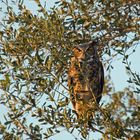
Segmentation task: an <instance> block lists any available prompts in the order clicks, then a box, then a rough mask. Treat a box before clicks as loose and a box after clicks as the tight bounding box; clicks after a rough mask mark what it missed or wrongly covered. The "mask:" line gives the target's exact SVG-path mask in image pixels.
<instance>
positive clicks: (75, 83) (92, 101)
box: [68, 41, 104, 119]
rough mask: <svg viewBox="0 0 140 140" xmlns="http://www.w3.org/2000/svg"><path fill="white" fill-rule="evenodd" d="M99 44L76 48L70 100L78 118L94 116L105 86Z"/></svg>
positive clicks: (71, 76) (86, 44)
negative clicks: (98, 51) (98, 50)
mask: <svg viewBox="0 0 140 140" xmlns="http://www.w3.org/2000/svg"><path fill="white" fill-rule="evenodd" d="M96 47H97V42H95V41H90V42H88V43H85V44H82V45H79V46H76V47H75V48H74V49H73V57H72V58H71V65H70V68H69V71H68V86H69V91H70V98H71V102H72V105H73V108H74V110H75V111H76V113H77V115H78V117H82V118H87V119H88V118H89V117H91V116H93V114H92V113H93V110H94V108H95V105H97V104H99V101H100V100H101V97H102V91H103V85H104V70H103V66H102V63H101V61H100V60H99V56H98V53H97V48H96Z"/></svg>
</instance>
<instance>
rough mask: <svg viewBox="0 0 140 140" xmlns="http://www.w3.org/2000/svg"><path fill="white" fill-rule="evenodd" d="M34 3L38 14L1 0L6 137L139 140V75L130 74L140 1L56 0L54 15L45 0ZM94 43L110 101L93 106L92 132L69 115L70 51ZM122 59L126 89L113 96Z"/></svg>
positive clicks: (0, 77)
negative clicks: (113, 78) (113, 74)
mask: <svg viewBox="0 0 140 140" xmlns="http://www.w3.org/2000/svg"><path fill="white" fill-rule="evenodd" d="M34 2H35V4H36V5H37V6H38V9H37V11H36V14H33V12H32V11H31V10H30V9H28V8H27V7H26V5H25V4H24V1H23V0H13V1H8V0H1V3H2V4H3V5H4V7H6V8H5V10H6V11H4V10H3V9H2V7H1V13H2V12H4V14H5V18H3V20H2V21H1V22H0V36H1V41H0V89H1V90H0V91H1V93H0V104H1V106H4V107H6V108H7V113H6V114H5V115H4V119H5V121H4V122H3V121H1V122H0V136H1V138H2V139H5V140H9V139H15V140H20V139H25V138H28V139H34V140H40V139H47V138H51V136H55V135H56V134H57V133H63V131H67V132H68V133H70V134H71V135H72V137H73V139H78V138H77V137H79V139H88V138H89V135H91V137H92V139H93V138H96V136H95V134H94V133H95V132H98V133H100V134H101V138H102V139H117V138H120V139H132V138H133V139H136V140H137V139H138V138H139V137H140V131H139V130H140V122H139V120H140V114H139V113H138V112H139V111H140V106H139V105H140V104H139V103H140V100H139V99H138V96H139V93H140V75H139V73H138V72H135V71H134V70H132V68H131V59H129V56H130V55H131V54H132V53H134V52H135V51H137V47H138V46H139V47H140V44H139V40H140V11H139V9H140V2H139V1H137V0H129V1H127V0H69V1H67V0H58V1H57V2H56V3H55V6H54V7H53V8H51V10H49V11H47V10H46V6H45V1H43V2H42V1H41V2H40V1H39V0H34ZM29 4H30V1H29ZM46 4H47V1H46ZM13 6H14V8H13ZM94 39H96V40H98V45H97V47H98V52H99V54H100V57H101V60H102V62H103V64H104V68H105V69H106V79H105V87H104V93H103V99H106V98H109V101H108V102H102V101H101V104H100V105H99V106H97V107H96V111H95V110H94V111H95V112H96V113H95V117H94V119H93V124H92V125H93V128H92V130H89V129H87V128H85V125H83V123H84V120H78V119H77V118H76V115H75V112H74V111H73V110H72V107H71V103H70V99H69V93H68V87H67V72H68V67H69V64H70V57H71V56H72V51H71V50H72V48H73V47H74V46H75V45H77V44H80V43H84V42H87V41H90V40H94ZM118 56H119V57H120V58H121V61H122V63H123V64H124V66H125V68H126V72H127V74H128V75H129V79H128V81H127V82H128V85H129V86H128V87H126V88H125V89H124V90H122V91H118V92H115V91H114V87H115V85H113V84H112V83H111V82H110V81H111V78H110V71H113V67H112V62H113V61H114V59H115V58H117V57H118ZM114 69H117V67H115V68H114ZM118 82H119V81H118ZM130 87H131V88H130ZM1 114H2V113H1ZM76 134H78V135H79V136H77V135H76Z"/></svg>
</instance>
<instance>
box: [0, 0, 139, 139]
mask: <svg viewBox="0 0 140 140" xmlns="http://www.w3.org/2000/svg"><path fill="white" fill-rule="evenodd" d="M42 1H45V0H42ZM56 1H57V0H46V4H47V5H46V6H47V9H48V10H49V9H50V7H53V6H54V3H55V2H56ZM25 5H26V6H27V8H28V9H30V10H32V12H33V13H34V14H35V13H36V9H37V5H36V4H35V3H34V1H32V0H25ZM0 7H2V8H3V9H5V6H4V5H2V4H1V2H0ZM2 17H3V15H2V14H0V20H2ZM129 60H130V61H131V68H132V70H133V71H136V72H137V73H140V45H139V46H138V47H137V49H136V52H135V53H133V54H132V55H131V56H130V57H129ZM112 65H113V67H114V69H112V71H111V78H112V82H113V83H114V85H115V90H116V91H119V90H122V89H124V88H125V87H126V86H128V83H127V80H128V78H129V77H128V75H127V74H126V70H125V67H124V65H123V64H122V59H119V57H118V59H115V61H113V63H112ZM0 110H1V111H0V112H1V113H0V121H3V114H5V113H6V108H5V107H4V106H2V105H0ZM91 138H92V139H93V138H94V140H97V139H98V138H99V134H96V133H94V135H93V136H91ZM62 139H66V140H73V139H74V137H72V135H71V134H69V133H67V132H66V131H63V133H60V134H57V135H55V136H54V137H51V138H49V140H62Z"/></svg>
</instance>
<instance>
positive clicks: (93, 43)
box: [89, 40, 98, 46]
mask: <svg viewBox="0 0 140 140" xmlns="http://www.w3.org/2000/svg"><path fill="white" fill-rule="evenodd" d="M97 43H98V40H92V41H90V42H89V44H91V45H92V46H94V45H96V44H97Z"/></svg>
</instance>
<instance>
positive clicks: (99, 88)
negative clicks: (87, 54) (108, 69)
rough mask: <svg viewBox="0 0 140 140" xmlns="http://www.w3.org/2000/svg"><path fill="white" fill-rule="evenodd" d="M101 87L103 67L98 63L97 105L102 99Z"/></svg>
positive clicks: (102, 83) (102, 84)
mask: <svg viewBox="0 0 140 140" xmlns="http://www.w3.org/2000/svg"><path fill="white" fill-rule="evenodd" d="M103 86H104V69H103V65H102V63H101V62H100V63H99V87H98V97H97V99H96V100H97V103H99V102H100V100H101V97H102V91H103Z"/></svg>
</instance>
